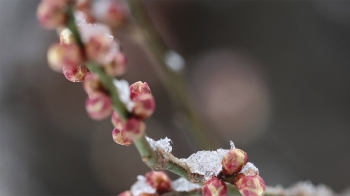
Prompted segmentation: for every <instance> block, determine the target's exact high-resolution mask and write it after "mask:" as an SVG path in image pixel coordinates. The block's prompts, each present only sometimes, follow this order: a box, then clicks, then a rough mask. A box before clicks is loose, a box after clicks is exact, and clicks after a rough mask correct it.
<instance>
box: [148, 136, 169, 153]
mask: <svg viewBox="0 0 350 196" xmlns="http://www.w3.org/2000/svg"><path fill="white" fill-rule="evenodd" d="M146 139H147V141H148V143H149V144H150V145H151V147H152V149H153V150H157V148H161V149H163V150H164V151H165V152H168V153H170V152H171V151H172V150H173V148H172V147H171V145H170V143H171V139H169V138H167V137H165V138H164V139H160V140H158V141H154V140H153V139H152V138H149V137H146Z"/></svg>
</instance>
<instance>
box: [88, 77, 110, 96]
mask: <svg viewBox="0 0 350 196" xmlns="http://www.w3.org/2000/svg"><path fill="white" fill-rule="evenodd" d="M83 86H84V90H85V92H86V93H87V94H88V95H89V97H90V98H93V97H97V96H99V95H100V94H104V92H105V90H104V88H103V85H102V83H101V81H100V78H99V77H98V75H96V74H93V73H87V74H86V75H85V78H84V85H83Z"/></svg>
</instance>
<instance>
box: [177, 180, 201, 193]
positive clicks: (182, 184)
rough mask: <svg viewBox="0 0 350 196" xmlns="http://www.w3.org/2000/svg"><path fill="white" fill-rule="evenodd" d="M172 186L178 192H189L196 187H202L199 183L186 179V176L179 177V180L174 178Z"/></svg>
mask: <svg viewBox="0 0 350 196" xmlns="http://www.w3.org/2000/svg"><path fill="white" fill-rule="evenodd" d="M171 186H172V187H173V189H174V190H175V191H178V192H189V191H193V190H195V189H200V188H202V187H201V186H199V185H198V184H193V183H191V182H189V181H188V180H186V179H185V178H179V179H177V180H174V181H173V182H171Z"/></svg>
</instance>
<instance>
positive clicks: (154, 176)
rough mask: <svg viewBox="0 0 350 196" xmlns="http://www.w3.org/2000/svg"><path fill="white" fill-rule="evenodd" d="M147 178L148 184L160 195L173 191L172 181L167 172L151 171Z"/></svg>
mask: <svg viewBox="0 0 350 196" xmlns="http://www.w3.org/2000/svg"><path fill="white" fill-rule="evenodd" d="M145 177H146V182H147V183H148V184H149V185H151V187H153V188H154V189H156V191H157V193H159V194H163V193H167V192H170V191H171V189H172V188H171V180H170V178H169V176H168V175H167V174H166V173H165V172H157V171H150V172H148V173H147V174H146V175H145Z"/></svg>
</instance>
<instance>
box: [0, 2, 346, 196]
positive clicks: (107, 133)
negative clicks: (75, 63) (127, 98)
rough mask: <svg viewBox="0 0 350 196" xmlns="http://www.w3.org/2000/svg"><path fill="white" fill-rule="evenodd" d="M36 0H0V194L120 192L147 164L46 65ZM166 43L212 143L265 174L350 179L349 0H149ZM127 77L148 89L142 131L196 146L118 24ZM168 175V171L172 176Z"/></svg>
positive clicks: (178, 147) (286, 182)
mask: <svg viewBox="0 0 350 196" xmlns="http://www.w3.org/2000/svg"><path fill="white" fill-rule="evenodd" d="M38 2H39V1H38V0H22V1H20V0H0V153H1V154H0V195H116V194H118V193H119V192H121V191H124V190H126V189H129V188H130V186H131V185H132V184H133V183H134V182H135V180H136V176H137V175H138V174H144V173H145V172H147V171H148V168H147V167H146V166H145V165H144V164H143V163H142V161H141V160H140V158H139V155H138V153H137V151H136V149H135V148H134V147H133V146H131V147H123V146H119V145H117V144H115V143H114V141H113V140H112V137H111V131H112V128H113V127H112V125H111V123H110V122H109V120H105V121H93V120H91V119H89V117H88V116H87V114H86V112H85V108H84V102H85V99H86V95H85V93H84V92H83V89H82V87H81V84H79V83H77V84H76V83H71V82H69V81H67V80H66V79H65V78H64V76H63V75H60V74H57V73H55V72H53V71H51V70H50V69H49V67H48V66H47V62H46V50H47V49H48V47H49V45H50V44H51V43H52V42H55V41H57V40H58V38H57V35H56V33H55V32H54V31H45V30H43V29H42V28H41V27H40V26H39V24H38V22H37V20H36V17H35V14H36V6H37V4H38ZM146 4H147V8H148V9H149V11H150V13H151V15H152V18H153V19H154V21H155V23H156V25H157V27H158V29H159V30H160V32H161V33H162V36H163V38H164V39H165V41H166V43H167V44H168V45H169V47H170V48H173V49H174V50H175V51H178V52H179V53H180V54H181V55H183V57H184V58H185V59H186V61H187V65H186V70H185V72H186V77H187V81H188V84H189V90H190V92H191V93H192V95H193V97H194V98H195V103H196V104H195V107H196V109H197V110H198V112H199V113H200V114H201V117H202V118H203V119H204V121H205V123H206V126H207V127H208V128H209V129H210V131H211V132H212V134H213V135H215V136H217V140H218V141H219V142H220V147H223V148H229V140H233V141H234V142H235V144H236V147H239V148H241V149H244V150H245V151H247V152H248V154H249V157H250V161H251V162H253V163H254V164H256V166H257V167H258V168H259V169H260V173H261V175H262V176H263V177H264V179H265V181H266V183H267V184H268V185H271V186H272V185H277V184H281V185H283V186H290V185H292V184H293V183H295V182H297V181H299V180H311V181H312V182H313V183H314V184H319V183H324V184H326V185H328V186H330V187H332V188H333V189H334V190H335V191H337V192H341V191H342V190H344V189H346V188H347V187H348V186H349V185H350V170H349V166H350V76H349V75H350V55H349V53H350V1H287V2H282V1H264V2H261V1H234V0H225V1H205V0H189V1H161V0H158V1H147V2H146ZM120 41H121V44H122V47H123V49H124V51H125V53H126V54H127V56H128V59H129V69H128V72H127V74H126V75H125V76H124V77H123V78H125V79H127V80H128V81H129V82H130V83H133V82H136V81H138V80H141V81H146V82H147V83H148V84H149V85H150V87H151V89H152V91H153V93H154V95H155V98H156V101H157V110H156V112H155V114H154V116H153V117H152V118H151V119H150V120H148V121H147V125H148V135H149V136H151V137H152V138H154V139H159V138H163V137H165V136H168V137H169V138H171V139H172V140H173V152H174V154H175V155H176V156H178V157H187V156H189V155H190V154H191V153H193V151H194V150H193V149H196V147H194V146H193V144H191V143H190V142H189V141H188V139H186V138H187V137H186V133H185V132H186V130H183V128H181V127H179V126H178V124H177V122H176V114H177V111H176V108H174V107H171V103H170V100H169V97H168V95H167V93H166V90H165V89H164V88H163V85H162V84H161V82H160V80H159V77H157V75H156V74H155V71H153V69H152V66H151V65H150V64H149V61H148V60H147V57H146V56H145V54H144V53H143V51H142V50H141V49H140V48H139V46H137V45H136V44H135V43H134V42H133V41H132V40H130V38H129V37H128V35H127V34H123V35H121V36H120ZM175 177H176V176H174V175H172V178H173V179H175Z"/></svg>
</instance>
